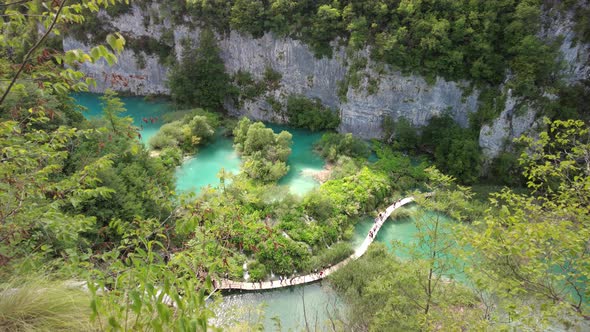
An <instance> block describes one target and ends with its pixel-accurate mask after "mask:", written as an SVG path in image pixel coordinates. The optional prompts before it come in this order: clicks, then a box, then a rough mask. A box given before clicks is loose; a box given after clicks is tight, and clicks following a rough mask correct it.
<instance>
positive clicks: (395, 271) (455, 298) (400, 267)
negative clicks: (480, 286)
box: [329, 243, 485, 331]
mask: <svg viewBox="0 0 590 332" xmlns="http://www.w3.org/2000/svg"><path fill="white" fill-rule="evenodd" d="M427 271H428V265H427V264H426V262H425V261H407V262H406V261H404V262H400V261H399V259H398V258H397V257H395V256H393V254H392V253H390V252H388V250H387V248H386V247H385V245H383V244H379V243H374V244H372V245H371V247H370V248H369V250H368V251H367V253H365V255H364V256H363V257H362V258H361V259H358V260H354V261H352V262H350V263H349V264H347V265H346V266H345V267H343V268H342V269H340V270H339V271H337V272H336V273H334V274H333V275H331V276H330V277H329V280H330V283H331V284H332V285H333V286H334V288H335V289H336V291H337V292H338V293H339V294H340V295H341V296H343V298H344V299H345V301H346V303H347V304H348V305H349V308H350V309H349V310H350V311H349V315H350V316H349V318H348V320H349V322H350V324H351V326H352V328H354V329H355V330H357V329H358V330H375V331H389V330H400V331H401V330H411V331H413V330H434V329H443V330H449V331H451V330H461V329H473V330H482V329H485V328H484V327H485V322H483V321H482V319H481V318H480V317H481V315H482V312H481V311H480V310H481V309H479V307H478V306H477V303H478V302H477V301H476V298H475V297H474V296H473V295H471V294H470V292H469V291H468V290H467V289H465V288H464V287H462V286H461V285H460V284H458V283H439V284H438V285H437V287H438V291H439V293H438V294H435V297H436V298H437V300H436V301H437V305H436V306H433V307H431V308H429V309H428V310H426V306H425V304H426V302H427V301H425V299H427V295H426V294H427V293H426V292H425V289H424V287H423V286H424V282H427V280H428V278H425V277H424V275H423V273H424V272H427ZM459 307H460V308H461V310H457V308H459Z"/></svg>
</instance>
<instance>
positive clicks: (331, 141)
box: [315, 133, 371, 162]
mask: <svg viewBox="0 0 590 332" xmlns="http://www.w3.org/2000/svg"><path fill="white" fill-rule="evenodd" d="M315 149H316V151H317V152H318V153H319V154H320V156H322V157H323V158H325V159H326V160H328V161H329V162H334V161H336V160H337V159H338V157H340V156H348V157H352V158H368V157H369V155H370V153H371V150H370V149H369V146H368V144H367V143H366V142H364V141H363V140H361V139H360V138H357V137H355V136H352V134H350V133H349V134H336V133H327V134H324V135H322V139H321V140H320V141H319V142H317V143H316V145H315Z"/></svg>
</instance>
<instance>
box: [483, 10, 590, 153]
mask: <svg viewBox="0 0 590 332" xmlns="http://www.w3.org/2000/svg"><path fill="white" fill-rule="evenodd" d="M542 22H543V23H542V27H543V28H542V30H541V32H540V36H541V37H542V38H544V39H546V40H548V41H555V40H559V39H561V44H560V50H561V54H562V60H563V63H564V65H565V68H564V70H563V77H564V80H565V81H566V83H568V84H571V85H573V84H576V83H577V82H579V81H581V80H585V79H590V44H584V43H581V42H579V41H576V34H575V32H574V24H575V23H574V19H573V13H572V12H565V13H563V12H560V11H558V10H553V9H551V10H548V9H545V10H544V11H543V17H542ZM507 96H508V98H507V99H506V105H505V107H504V111H503V112H502V113H501V114H500V116H499V117H498V118H497V119H496V120H494V121H493V123H491V124H490V125H484V126H483V127H482V128H481V131H480V135H479V145H480V147H481V148H482V151H483V153H484V156H485V158H486V160H488V161H490V160H492V159H493V158H495V157H497V156H498V155H499V154H500V153H501V152H502V151H504V150H505V149H506V148H507V147H510V145H511V143H512V141H513V140H514V139H515V138H518V137H520V136H521V135H530V136H533V137H534V136H536V135H537V132H538V131H539V130H540V128H542V127H543V124H542V123H541V121H540V119H537V117H536V113H537V112H535V110H534V109H533V108H530V105H525V107H529V109H528V110H527V111H525V112H518V111H517V108H518V106H519V103H522V101H521V100H519V99H518V98H514V97H512V95H511V93H510V91H508V92H507ZM521 113H522V114H521Z"/></svg>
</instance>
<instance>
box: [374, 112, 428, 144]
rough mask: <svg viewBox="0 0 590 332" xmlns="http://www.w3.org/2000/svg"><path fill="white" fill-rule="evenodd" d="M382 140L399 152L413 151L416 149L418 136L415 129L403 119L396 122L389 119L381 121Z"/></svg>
mask: <svg viewBox="0 0 590 332" xmlns="http://www.w3.org/2000/svg"><path fill="white" fill-rule="evenodd" d="M383 133H384V135H383V138H384V139H385V141H386V142H387V143H390V144H392V146H393V148H394V149H396V150H401V151H413V150H415V149H416V148H417V147H418V142H419V136H418V131H417V130H416V127H414V126H413V125H412V123H410V121H409V120H408V119H406V118H405V117H400V118H399V119H398V120H397V121H395V120H393V119H392V118H390V117H388V116H387V117H385V118H384V119H383Z"/></svg>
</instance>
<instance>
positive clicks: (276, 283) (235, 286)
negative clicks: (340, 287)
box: [214, 197, 414, 291]
mask: <svg viewBox="0 0 590 332" xmlns="http://www.w3.org/2000/svg"><path fill="white" fill-rule="evenodd" d="M413 201H414V197H406V198H404V199H402V200H400V201H397V202H395V203H393V204H392V205H390V206H389V207H387V209H385V212H382V213H381V216H382V217H381V218H379V217H377V219H375V224H374V225H373V227H371V230H370V231H369V233H367V237H366V238H365V240H364V241H363V243H362V244H361V246H360V247H358V248H357V249H356V250H355V252H354V254H352V255H350V257H348V258H347V259H345V260H343V261H342V262H340V263H338V264H336V265H332V266H330V267H329V268H327V269H324V270H322V271H320V272H318V273H311V274H307V275H303V276H296V277H293V278H290V279H286V280H282V281H280V280H273V281H260V282H242V281H232V280H229V279H221V280H216V281H215V282H214V283H215V286H216V289H218V290H246V291H256V290H266V289H277V288H283V287H289V286H296V285H303V284H307V283H311V282H315V281H318V280H321V279H323V278H325V277H327V276H329V275H330V274H332V273H334V272H336V271H338V269H340V268H341V267H343V266H344V265H346V264H348V262H350V261H352V260H354V259H358V258H359V257H361V256H362V255H364V254H365V253H366V252H367V250H368V249H369V246H370V245H371V243H373V240H374V239H375V237H376V236H377V233H378V232H379V230H380V229H381V226H383V223H384V222H385V221H386V220H387V218H389V216H390V215H391V214H392V213H393V211H395V210H396V209H398V208H400V207H402V206H404V205H406V204H408V203H411V202H413ZM371 233H372V236H371Z"/></svg>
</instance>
